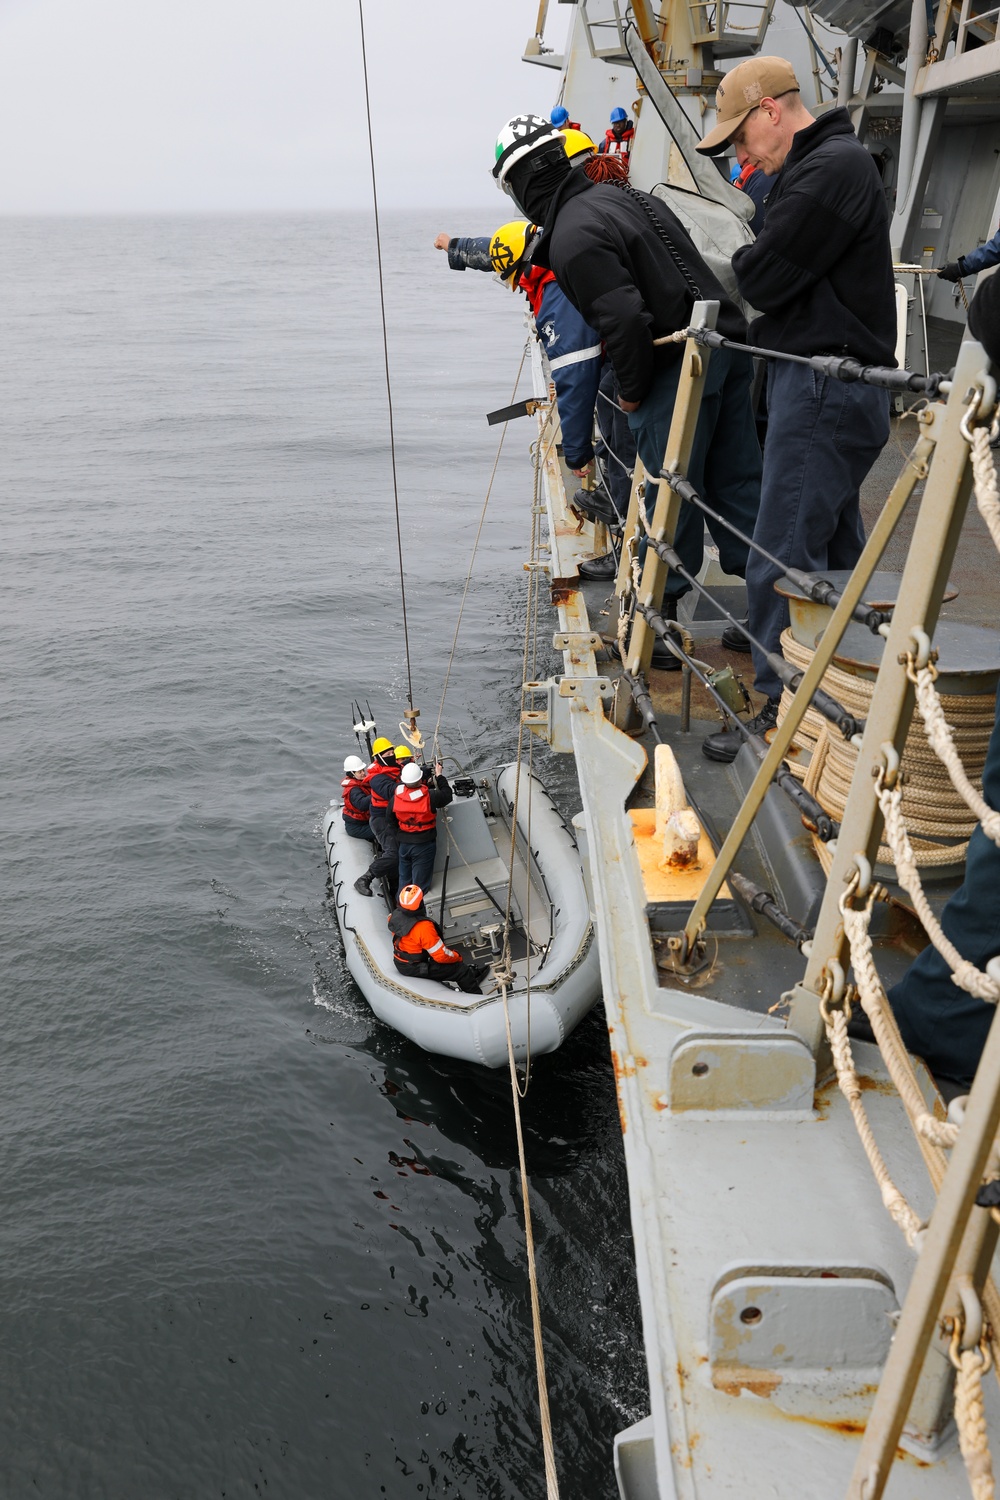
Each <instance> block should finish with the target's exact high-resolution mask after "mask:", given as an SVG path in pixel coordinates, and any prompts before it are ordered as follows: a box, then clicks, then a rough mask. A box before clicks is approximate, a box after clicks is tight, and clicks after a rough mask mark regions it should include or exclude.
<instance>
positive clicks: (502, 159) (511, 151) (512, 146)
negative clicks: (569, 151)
mask: <svg viewBox="0 0 1000 1500" xmlns="http://www.w3.org/2000/svg"><path fill="white" fill-rule="evenodd" d="M550 141H553V142H558V143H562V141H563V137H562V133H561V131H558V130H556V128H555V126H554V125H553V124H552V122H551V120H543V119H542V117H541V115H515V116H514V118H513V119H512V120H508V121H507V123H506V125H505V126H504V127H503V129H502V130H501V132H500V134H499V135H498V136H497V145H496V151H495V153H494V157H495V160H494V163H493V176H494V177H495V178H496V182H497V186H498V187H503V185H504V181H505V179H506V177H507V173H508V172H509V171H510V169H511V167H512V166H513V165H514V163H515V162H516V161H520V160H521V158H522V157H523V156H528V155H529V154H530V153H531V152H532V151H537V150H538V148H539V146H547V145H548V144H549V142H550Z"/></svg>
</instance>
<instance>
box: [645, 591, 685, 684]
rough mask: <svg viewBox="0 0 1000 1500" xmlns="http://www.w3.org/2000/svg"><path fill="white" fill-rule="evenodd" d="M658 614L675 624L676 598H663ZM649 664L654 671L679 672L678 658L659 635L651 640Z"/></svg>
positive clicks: (679, 663)
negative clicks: (651, 652)
mask: <svg viewBox="0 0 1000 1500" xmlns="http://www.w3.org/2000/svg"><path fill="white" fill-rule="evenodd" d="M660 614H661V615H662V616H663V618H664V619H665V620H672V621H673V623H674V624H675V625H676V623H677V600H676V599H671V598H667V599H664V601H663V604H662V605H661V606H660ZM649 665H650V666H651V667H652V668H653V669H654V671H656V672H679V671H680V669H681V661H680V658H679V657H677V656H675V655H674V653H673V652H672V651H671V650H670V648H669V646H668V645H667V643H666V642H665V641H661V640H660V637H659V636H657V637H656V639H655V640H654V642H653V654H652V656H651V657H650V659H649Z"/></svg>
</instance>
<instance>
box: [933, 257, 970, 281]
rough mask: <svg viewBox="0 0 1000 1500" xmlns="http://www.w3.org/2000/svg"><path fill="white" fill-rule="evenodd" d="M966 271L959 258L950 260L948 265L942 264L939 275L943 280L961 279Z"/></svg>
mask: <svg viewBox="0 0 1000 1500" xmlns="http://www.w3.org/2000/svg"><path fill="white" fill-rule="evenodd" d="M964 274H965V273H964V272H963V270H962V267H961V264H960V262H959V261H957V260H950V261H949V262H948V264H947V265H946V266H941V268H940V270H939V271H938V275H939V276H940V277H941V280H942V281H960V280H961V279H962V276H963V275H964Z"/></svg>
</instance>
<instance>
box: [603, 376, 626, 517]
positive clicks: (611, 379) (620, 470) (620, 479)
mask: <svg viewBox="0 0 1000 1500" xmlns="http://www.w3.org/2000/svg"><path fill="white" fill-rule="evenodd" d="M597 428H598V431H599V432H600V434H601V437H600V442H599V443H598V445H597V456H598V458H599V459H600V460H601V466H602V468H603V470H604V475H605V479H606V480H607V485H608V490H609V491H610V493H611V498H612V500H613V501H614V503H615V506H616V507H617V509H618V513H619V514H620V516H621V518H622V520H623V521H624V519H625V517H626V515H627V514H628V502H629V499H630V498H631V495H632V470H633V469H634V468H635V438H634V437H633V436H632V429H631V427H630V426H629V421H628V417H627V416H626V415H625V413H624V412H623V411H622V409H621V407H620V406H619V405H618V380H617V378H616V376H615V371H614V366H613V365H612V364H611V361H610V360H606V361H605V363H604V370H603V372H602V374H601V385H600V394H599V396H598V398H597Z"/></svg>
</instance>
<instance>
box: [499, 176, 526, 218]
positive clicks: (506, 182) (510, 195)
mask: <svg viewBox="0 0 1000 1500" xmlns="http://www.w3.org/2000/svg"><path fill="white" fill-rule="evenodd" d="M500 186H501V187H502V188H503V190H504V192H505V193H506V194H507V197H508V198H509V199H510V201H511V203H513V205H514V207H515V208H516V209H517V211H518V213H519V214H520V215H521V217H522V218H523V219H526V218H527V217H528V215H527V214H526V213H525V211H524V209H523V208H522V207H521V205H520V203H518V201H517V199H516V198H515V197H514V189H513V188H512V187H511V185H510V178H509V177H505V178H504V180H503V182H502V183H501V184H500Z"/></svg>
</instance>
